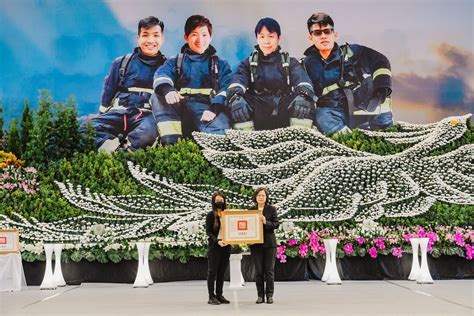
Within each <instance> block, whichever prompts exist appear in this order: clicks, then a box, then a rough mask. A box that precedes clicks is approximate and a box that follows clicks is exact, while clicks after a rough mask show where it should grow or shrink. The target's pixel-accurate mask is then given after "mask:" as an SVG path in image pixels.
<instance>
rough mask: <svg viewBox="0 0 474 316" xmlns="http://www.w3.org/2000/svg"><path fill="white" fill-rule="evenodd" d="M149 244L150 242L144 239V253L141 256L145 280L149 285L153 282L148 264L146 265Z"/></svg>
mask: <svg viewBox="0 0 474 316" xmlns="http://www.w3.org/2000/svg"><path fill="white" fill-rule="evenodd" d="M150 246H151V242H149V241H146V242H145V253H144V256H143V265H144V269H145V277H146V281H147V282H148V284H149V285H152V284H153V278H152V277H151V273H150V266H149V265H148V255H149V254H150Z"/></svg>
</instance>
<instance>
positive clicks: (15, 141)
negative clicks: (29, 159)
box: [5, 119, 21, 157]
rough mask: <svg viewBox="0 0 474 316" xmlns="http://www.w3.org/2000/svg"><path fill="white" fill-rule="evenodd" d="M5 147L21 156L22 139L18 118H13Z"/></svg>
mask: <svg viewBox="0 0 474 316" xmlns="http://www.w3.org/2000/svg"><path fill="white" fill-rule="evenodd" d="M5 148H6V150H7V151H9V152H11V153H14V154H15V155H16V156H19V157H20V156H21V140H20V133H19V130H18V121H17V120H16V119H14V120H12V122H11V124H10V129H9V130H8V132H7V134H6V144H5Z"/></svg>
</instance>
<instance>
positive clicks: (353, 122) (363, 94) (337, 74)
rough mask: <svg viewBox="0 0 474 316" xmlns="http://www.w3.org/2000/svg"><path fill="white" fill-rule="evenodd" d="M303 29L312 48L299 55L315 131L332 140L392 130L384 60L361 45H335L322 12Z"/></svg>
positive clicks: (387, 66) (329, 21)
mask: <svg viewBox="0 0 474 316" xmlns="http://www.w3.org/2000/svg"><path fill="white" fill-rule="evenodd" d="M307 25H308V31H309V35H308V39H309V40H310V41H311V42H312V43H313V45H312V46H311V47H309V48H308V49H307V50H306V51H305V56H306V57H305V59H304V66H305V69H306V71H307V73H308V75H309V77H310V78H311V81H312V83H313V87H314V90H315V94H316V96H317V98H318V99H317V103H316V105H317V109H316V120H315V121H316V126H317V127H318V128H319V130H320V131H321V132H322V133H324V134H326V135H332V134H334V133H336V132H345V131H350V130H351V129H352V128H356V127H358V128H367V129H383V128H387V127H389V126H391V125H393V118H392V107H391V97H390V94H391V92H392V89H391V86H392V78H391V75H392V73H391V70H390V62H389V61H388V59H387V58H386V57H385V56H384V55H382V54H381V53H379V52H377V51H375V50H373V49H371V48H368V47H365V46H362V45H357V44H347V43H345V44H343V45H338V44H337V43H336V40H337V38H338V33H337V32H336V31H335V30H334V22H333V20H332V18H331V17H330V16H329V15H327V14H326V13H316V14H313V15H312V16H311V17H310V18H309V19H308V22H307Z"/></svg>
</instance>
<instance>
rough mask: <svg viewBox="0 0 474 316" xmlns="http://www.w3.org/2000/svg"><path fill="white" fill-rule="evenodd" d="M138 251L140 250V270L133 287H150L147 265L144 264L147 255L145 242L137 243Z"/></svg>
mask: <svg viewBox="0 0 474 316" xmlns="http://www.w3.org/2000/svg"><path fill="white" fill-rule="evenodd" d="M137 250H138V270H137V276H136V278H135V283H133V287H148V281H147V279H146V272H145V264H144V258H145V256H144V254H145V242H144V241H139V242H137Z"/></svg>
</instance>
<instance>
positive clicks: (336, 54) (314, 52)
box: [304, 43, 341, 63]
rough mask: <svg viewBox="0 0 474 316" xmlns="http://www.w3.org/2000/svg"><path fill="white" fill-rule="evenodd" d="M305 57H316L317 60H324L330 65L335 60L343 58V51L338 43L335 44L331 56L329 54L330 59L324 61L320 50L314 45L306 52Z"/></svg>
mask: <svg viewBox="0 0 474 316" xmlns="http://www.w3.org/2000/svg"><path fill="white" fill-rule="evenodd" d="M304 55H305V56H315V57H317V58H320V59H322V60H324V61H325V62H327V63H330V62H332V61H333V60H334V59H337V60H339V58H340V56H341V50H340V49H339V45H338V44H337V43H334V47H333V48H332V51H331V54H329V56H328V58H326V59H324V58H323V57H322V56H321V54H320V53H319V50H318V49H317V48H316V47H315V46H314V45H312V46H310V47H308V48H307V49H306V50H305V51H304Z"/></svg>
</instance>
